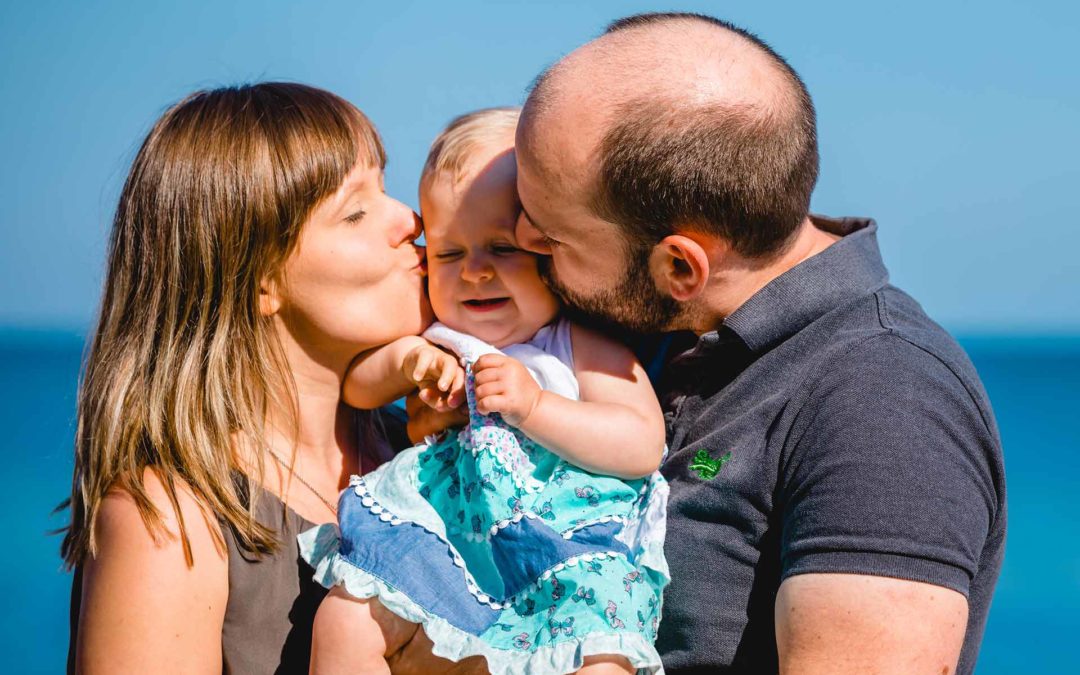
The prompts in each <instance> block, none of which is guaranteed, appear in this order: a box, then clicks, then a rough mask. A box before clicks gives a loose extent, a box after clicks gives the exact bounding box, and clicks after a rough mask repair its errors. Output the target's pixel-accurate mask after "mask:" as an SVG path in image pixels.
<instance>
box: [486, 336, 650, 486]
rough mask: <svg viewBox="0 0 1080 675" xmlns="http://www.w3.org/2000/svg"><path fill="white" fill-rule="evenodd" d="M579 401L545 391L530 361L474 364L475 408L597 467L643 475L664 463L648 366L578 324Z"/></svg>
mask: <svg viewBox="0 0 1080 675" xmlns="http://www.w3.org/2000/svg"><path fill="white" fill-rule="evenodd" d="M571 340H572V342H573V346H574V371H575V375H577V378H578V387H579V390H580V394H581V400H580V401H573V400H570V399H568V398H566V397H564V396H559V395H558V394H555V393H552V392H550V391H543V390H541V389H540V385H538V384H537V383H536V381H535V380H533V378H532V376H531V375H529V372H528V370H526V368H525V366H523V365H521V363H519V362H518V361H516V360H514V359H512V358H510V357H507V356H502V355H486V356H483V357H481V358H480V359H479V360H477V362H476V364H475V365H474V366H473V373H474V375H475V377H476V408H477V410H478V411H479V412H481V413H483V414H490V413H494V412H497V413H500V414H501V415H502V416H503V419H505V420H506V421H507V422H508V423H509V424H511V425H513V426H515V427H517V428H518V429H520V430H521V431H522V432H524V433H525V434H526V435H527V436H528V437H529V438H531V439H533V440H534V441H536V442H537V443H539V444H541V445H543V446H544V447H545V448H548V449H549V450H551V451H552V452H554V453H556V454H557V455H559V456H560V457H562V458H563V459H565V460H567V461H569V462H571V463H573V464H576V465H577V466H580V467H581V468H583V469H586V470H588V471H592V472H593V473H601V474H607V475H611V476H618V477H620V478H628V479H633V478H641V477H643V476H647V475H649V474H651V473H652V472H653V471H655V470H656V469H657V467H658V466H659V465H660V459H661V456H662V455H663V451H664V417H663V413H662V412H661V411H660V403H659V402H658V401H657V400H656V394H654V393H653V390H652V385H651V384H650V383H649V378H648V377H647V376H646V374H645V369H644V368H642V366H641V364H640V363H638V362H637V359H635V358H634V355H633V354H632V353H631V352H630V350H629V349H627V348H626V347H625V346H623V345H621V344H619V343H618V342H615V341H614V340H611V339H609V338H607V337H605V336H603V335H601V334H599V333H596V332H594V331H591V330H588V329H586V328H582V327H580V326H577V325H574V326H572V327H571Z"/></svg>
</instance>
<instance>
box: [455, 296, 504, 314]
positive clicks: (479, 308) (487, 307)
mask: <svg viewBox="0 0 1080 675" xmlns="http://www.w3.org/2000/svg"><path fill="white" fill-rule="evenodd" d="M508 302H510V298H487V299H485V300H466V301H464V302H463V303H461V304H463V305H465V307H466V308H468V309H471V310H473V311H474V312H490V311H492V310H495V309H499V308H500V307H502V306H504V305H505V304H506V303H508Z"/></svg>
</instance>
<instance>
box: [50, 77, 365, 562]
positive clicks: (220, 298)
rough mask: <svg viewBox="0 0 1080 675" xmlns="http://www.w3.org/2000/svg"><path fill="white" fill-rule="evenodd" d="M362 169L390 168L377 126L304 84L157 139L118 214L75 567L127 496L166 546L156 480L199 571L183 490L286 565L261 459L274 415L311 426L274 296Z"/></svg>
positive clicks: (177, 113) (218, 105)
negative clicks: (110, 501) (299, 406)
mask: <svg viewBox="0 0 1080 675" xmlns="http://www.w3.org/2000/svg"><path fill="white" fill-rule="evenodd" d="M358 158H359V160H358ZM358 161H359V162H361V163H366V164H367V165H368V166H380V167H382V166H383V165H384V164H385V161H386V158H385V154H384V151H383V147H382V144H381V142H380V140H379V137H378V135H377V133H376V131H375V129H374V127H373V126H372V125H371V123H370V122H369V121H368V120H367V118H365V117H364V115H363V114H362V113H361V112H360V111H359V110H357V109H356V108H355V107H353V106H352V105H351V104H349V103H347V102H346V101H344V100H343V99H341V98H339V97H337V96H335V95H333V94H331V93H329V92H326V91H322V90H320V89H315V88H313V87H308V86H304V85H300V84H291V83H274V82H272V83H261V84H254V85H248V86H240V87H229V88H222V89H215V90H211V91H200V92H197V93H195V94H192V95H191V96H188V97H187V98H185V99H184V100H183V101H181V102H179V103H177V104H176V105H175V106H173V107H172V108H170V109H169V110H168V111H167V112H166V113H165V114H164V115H163V116H162V117H161V119H160V120H158V122H157V123H156V124H155V125H154V127H153V129H152V130H151V131H150V133H149V135H148V136H147V137H146V140H145V141H144V142H143V144H142V146H141V148H140V149H139V152H138V154H137V156H136V157H135V160H134V163H133V165H132V167H131V172H130V173H129V175H128V177H127V180H126V182H125V184H124V189H123V192H122V193H121V196H120V203H119V206H118V207H117V210H116V217H115V220H114V222H113V228H112V235H111V237H110V241H109V251H108V269H107V273H106V278H105V288H104V294H103V296H102V301H101V310H100V315H99V317H98V321H97V326H96V330H95V332H94V335H93V339H92V342H91V343H90V349H89V351H88V354H87V357H86V361H85V365H84V369H83V374H82V381H81V384H80V389H79V399H78V426H77V431H76V437H75V473H74V478H73V481H72V490H71V498H70V501H69V506H70V509H71V523H70V525H69V526H68V527H67V531H66V534H65V537H64V541H63V545H62V548H61V553H62V555H63V557H64V561H65V563H66V564H67V565H68V566H69V567H70V566H74V565H77V564H79V563H80V562H81V561H82V560H84V558H85V557H86V556H87V555H91V556H92V555H95V553H96V545H95V540H94V522H95V519H96V517H97V514H98V510H99V507H100V505H101V502H102V500H103V499H104V497H105V495H106V494H107V493H108V492H109V491H111V490H117V489H119V490H124V491H126V492H127V493H129V494H130V495H131V497H132V498H134V500H135V503H136V505H137V506H138V509H139V513H140V514H141V516H142V519H143V521H144V523H145V524H146V527H147V529H148V530H149V531H150V533H151V534H152V535H153V536H154V537H159V536H162V535H164V534H165V530H164V525H163V521H162V517H161V513H160V512H159V511H158V509H156V508H155V507H154V505H153V504H152V503H151V501H150V498H149V496H148V494H147V492H146V489H145V486H144V484H143V476H144V472H145V471H146V470H147V469H148V468H149V469H151V470H153V471H155V472H156V474H157V476H158V477H159V478H160V480H161V482H162V484H163V486H164V488H165V490H166V492H167V494H168V498H169V501H170V502H172V507H173V509H174V510H175V511H176V514H177V517H178V520H179V525H180V536H181V538H182V541H183V548H184V554H185V557H186V558H187V561H188V564H189V565H190V564H192V558H191V548H190V545H189V543H188V537H187V531H186V529H185V527H184V523H183V521H182V519H180V518H179V515H180V511H179V508H178V501H177V489H178V486H177V480H182V481H183V482H184V483H186V485H187V486H188V487H189V488H190V490H191V491H192V493H194V495H195V497H196V498H197V499H198V500H199V502H200V503H201V504H202V505H203V506H204V508H207V509H208V510H209V512H210V513H212V514H213V516H215V517H216V518H218V519H219V520H220V521H221V522H222V525H223V526H226V527H231V528H232V530H233V531H234V532H235V533H236V536H237V539H238V540H239V543H240V544H241V545H243V546H245V547H247V548H249V549H251V550H253V551H258V552H268V551H273V550H276V548H277V545H278V539H277V536H276V533H275V532H274V531H273V530H271V529H269V528H267V527H266V526H264V525H262V524H260V523H259V522H258V521H256V520H255V518H254V515H253V514H254V509H255V498H256V497H257V493H258V486H259V485H261V478H262V476H261V473H262V471H263V463H262V457H263V453H262V452H258V451H257V450H258V449H259V448H261V447H263V445H262V443H263V439H264V431H263V430H264V424H265V423H266V420H267V416H268V413H269V411H271V410H275V411H292V414H293V423H294V424H295V410H296V397H295V391H294V389H293V380H292V376H291V374H290V372H289V369H288V364H287V363H286V362H285V358H284V355H283V352H282V349H281V346H280V344H279V342H278V340H277V338H276V333H275V331H274V329H273V326H272V324H271V322H270V319H268V318H267V317H265V316H262V315H261V314H260V312H259V288H260V284H261V283H262V282H263V281H264V280H266V279H272V278H274V275H275V274H277V273H278V272H279V271H280V268H281V266H282V264H283V262H284V261H285V259H286V258H287V256H288V255H289V253H290V252H291V251H292V250H293V249H294V248H295V246H296V242H297V240H298V238H299V234H300V229H301V227H302V225H303V223H304V222H305V220H306V219H307V218H308V216H309V214H310V213H311V210H312V209H313V208H314V207H315V206H316V205H317V204H318V203H319V202H320V201H321V200H322V199H324V198H326V197H327V196H329V195H331V194H332V193H334V192H335V191H336V190H337V189H338V187H339V186H340V185H341V184H342V182H343V181H344V179H345V177H346V175H347V174H348V173H349V171H350V170H351V169H352V168H353V167H354V166H356V165H357V162H358ZM244 444H248V446H247V450H255V451H254V452H245V447H244ZM242 457H248V458H254V461H255V467H254V469H253V468H252V466H251V464H250V460H243V459H242ZM240 475H244V476H246V477H247V480H246V481H239V482H238V481H236V480H235V477H236V476H240Z"/></svg>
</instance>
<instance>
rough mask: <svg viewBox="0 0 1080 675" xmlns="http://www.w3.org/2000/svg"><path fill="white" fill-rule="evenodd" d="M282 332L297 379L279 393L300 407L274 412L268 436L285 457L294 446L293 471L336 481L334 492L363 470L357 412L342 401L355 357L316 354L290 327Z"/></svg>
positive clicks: (321, 483) (311, 479) (315, 479)
mask: <svg viewBox="0 0 1080 675" xmlns="http://www.w3.org/2000/svg"><path fill="white" fill-rule="evenodd" d="M278 334H279V336H280V339H281V344H282V348H283V351H284V355H285V358H286V361H287V363H288V371H289V374H290V375H291V376H292V380H293V381H292V386H293V390H292V392H285V394H286V395H284V396H280V397H278V398H279V400H282V401H293V400H294V401H295V404H296V408H295V410H294V413H295V417H294V415H293V414H289V413H287V412H285V411H277V414H275V415H273V419H272V423H271V429H270V430H268V436H269V437H268V439H267V440H268V441H269V442H270V444H271V447H272V448H273V449H274V450H275V451H276V452H277V454H278V455H279V456H281V457H283V458H285V459H290V458H291V457H292V456H293V451H294V448H295V453H296V462H295V466H294V468H295V470H296V471H297V472H298V473H300V474H301V475H302V476H303V477H304V479H305V480H307V481H309V482H313V483H314V484H316V487H319V486H323V487H326V486H329V485H330V484H331V483H333V484H334V485H336V487H335V489H334V492H336V490H337V489H340V488H341V487H343V486H344V485H345V484H347V482H348V478H349V475H351V474H352V473H359V469H360V467H359V448H358V443H357V435H356V429H355V422H354V415H353V412H352V409H351V408H349V407H348V406H346V405H345V404H344V403H343V402H342V401H341V383H342V380H343V379H344V376H345V370H346V368H347V367H348V364H349V358H351V357H344V356H342V357H338V358H336V359H326V358H322V359H318V358H314V354H315V353H317V350H315V349H313V348H311V347H310V346H305V345H301V344H299V343H298V342H297V341H296V340H295V339H293V337H292V336H291V335H290V334H289V333H288V331H283V330H279V331H278ZM294 396H295V399H293V397H294Z"/></svg>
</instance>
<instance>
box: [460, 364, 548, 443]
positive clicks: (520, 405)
mask: <svg viewBox="0 0 1080 675" xmlns="http://www.w3.org/2000/svg"><path fill="white" fill-rule="evenodd" d="M473 376H474V377H475V378H476V410H477V412H480V413H482V414H484V415H490V414H491V413H499V414H500V415H502V416H503V419H504V420H506V422H507V424H509V425H511V426H515V427H520V426H521V425H522V424H524V422H525V420H526V419H528V417H529V414H530V413H532V411H533V408H535V407H536V404H537V403H538V402H539V401H540V392H541V391H542V390H541V389H540V385H539V384H537V383H536V380H534V379H533V377H532V375H530V374H529V371H528V370H527V369H526V368H525V366H523V365H521V362H520V361H518V360H516V359H512V358H510V357H509V356H504V355H502V354H485V355H484V356H481V357H480V358H479V359H477V360H476V363H475V364H473Z"/></svg>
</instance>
